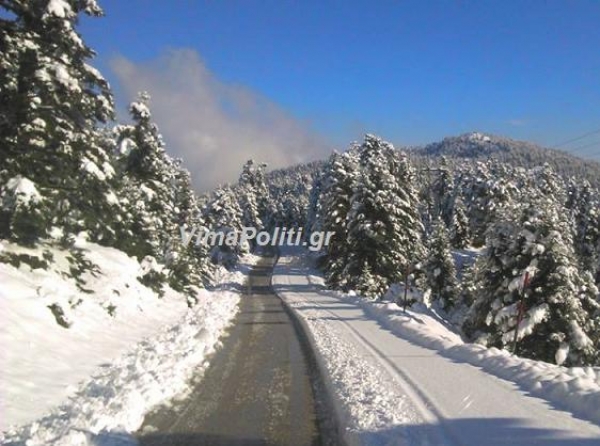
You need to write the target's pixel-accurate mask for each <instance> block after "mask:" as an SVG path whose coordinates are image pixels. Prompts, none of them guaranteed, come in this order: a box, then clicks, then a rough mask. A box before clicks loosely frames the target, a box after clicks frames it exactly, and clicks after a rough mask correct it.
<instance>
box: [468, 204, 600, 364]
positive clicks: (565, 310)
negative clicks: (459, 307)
mask: <svg viewBox="0 0 600 446" xmlns="http://www.w3.org/2000/svg"><path fill="white" fill-rule="evenodd" d="M564 214H565V213H564V211H563V210H562V208H560V207H557V206H556V203H555V202H554V201H553V200H552V199H551V198H549V197H548V196H544V195H543V194H540V195H539V196H538V197H537V198H535V199H532V200H531V201H529V202H526V203H523V204H521V205H519V206H516V207H515V209H514V210H513V212H511V213H510V214H508V215H507V216H506V218H505V219H503V220H502V221H498V222H496V223H495V224H493V225H492V226H491V227H490V229H489V230H488V234H487V244H486V251H485V254H484V255H483V256H482V257H480V258H479V260H478V267H477V270H478V277H477V279H476V282H477V285H478V288H479V290H480V291H479V295H478V296H477V299H476V301H475V303H474V305H473V306H472V308H471V310H470V312H469V314H468V316H467V318H466V320H465V324H464V326H463V328H464V330H465V332H466V333H467V334H468V335H470V336H471V337H473V338H474V339H476V340H478V342H482V343H484V344H486V345H489V346H495V347H499V348H503V347H508V346H510V345H511V342H512V339H513V337H514V334H515V329H516V321H517V314H518V309H519V307H518V306H519V301H520V298H521V296H520V293H519V283H520V282H522V281H523V278H524V276H525V274H526V273H527V274H529V275H530V277H531V281H530V284H529V286H528V287H527V288H526V290H525V291H524V292H525V298H524V308H523V313H524V318H523V321H522V323H521V325H520V329H519V345H518V353H519V354H521V355H523V356H526V357H530V358H534V359H540V360H543V361H547V362H558V363H563V362H564V363H565V364H566V365H591V364H598V363H599V357H598V347H599V346H600V344H599V343H600V303H599V302H598V300H597V295H598V289H597V288H596V287H595V286H594V284H593V282H592V279H591V276H590V275H589V274H586V273H584V274H581V273H580V272H579V270H578V268H577V264H576V260H575V255H574V251H573V247H572V239H571V232H570V223H569V221H568V218H567V217H566V216H565V215H564Z"/></svg>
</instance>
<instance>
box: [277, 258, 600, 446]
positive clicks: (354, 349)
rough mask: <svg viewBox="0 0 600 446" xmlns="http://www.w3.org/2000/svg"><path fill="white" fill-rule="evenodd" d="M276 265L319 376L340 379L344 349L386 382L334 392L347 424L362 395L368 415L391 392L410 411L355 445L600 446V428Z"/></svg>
mask: <svg viewBox="0 0 600 446" xmlns="http://www.w3.org/2000/svg"><path fill="white" fill-rule="evenodd" d="M279 265H280V266H279V267H278V271H277V273H276V276H275V277H274V279H273V281H274V283H275V289H276V290H278V293H279V295H280V296H282V297H283V299H284V300H286V301H287V302H288V304H290V305H291V306H292V307H293V308H294V309H295V311H296V312H297V313H298V314H299V315H300V317H302V318H303V320H304V321H305V323H306V324H307V326H308V328H309V329H310V330H311V332H312V333H313V336H314V338H315V339H316V341H315V342H316V343H317V345H322V346H324V347H323V348H322V349H320V351H321V353H322V355H323V356H322V357H323V358H324V360H323V363H324V368H325V369H326V370H332V371H334V372H335V373H337V374H338V375H340V369H341V368H344V367H346V365H345V364H346V361H347V360H346V358H344V357H342V358H341V359H340V358H339V351H340V350H341V349H342V346H343V349H344V355H345V356H352V357H353V358H360V360H361V361H366V362H368V363H369V364H371V365H372V366H373V368H374V369H377V370H380V371H382V372H383V374H384V375H385V376H386V377H384V378H383V384H382V383H381V382H378V381H377V380H375V379H373V380H364V381H363V382H362V386H363V389H362V392H361V393H359V394H358V396H359V398H358V399H356V401H354V398H353V396H352V393H351V392H349V391H347V390H346V389H344V386H343V385H341V386H338V387H340V388H341V391H342V392H346V393H344V395H345V398H344V400H343V401H342V403H343V405H345V409H344V410H345V412H346V418H347V419H349V420H350V421H352V419H353V418H354V417H355V415H353V414H359V415H360V414H363V413H364V412H365V398H364V397H363V395H365V394H370V395H377V397H372V398H371V400H375V401H378V403H376V404H375V405H374V406H373V410H372V411H373V412H374V411H375V409H376V408H377V406H381V405H382V403H381V402H380V401H385V397H386V394H390V393H392V392H399V393H403V394H404V395H406V396H407V397H408V398H407V399H408V401H410V403H411V404H410V405H412V408H411V407H408V405H407V407H405V408H400V409H402V410H404V411H405V412H406V414H407V416H406V417H404V416H403V413H402V412H401V411H400V412H399V413H398V417H397V419H398V420H400V421H399V422H390V423H389V425H388V426H387V431H385V430H381V429H379V430H377V431H371V432H363V433H360V432H359V433H358V434H357V435H356V437H358V442H359V443H363V444H398V445H406V444H409V445H427V446H431V445H447V446H481V445H488V446H503V445H518V446H530V445H544V446H600V426H598V425H595V424H593V423H591V422H588V421H585V420H582V419H578V418H576V417H574V416H573V415H572V414H570V413H569V412H566V411H563V410H560V409H559V408H556V407H553V406H552V405H551V404H550V403H548V402H546V401H544V400H542V399H540V398H536V397H533V396H531V395H529V394H527V393H526V392H524V391H522V390H520V389H519V388H518V386H517V385H516V384H513V383H511V382H509V381H506V380H503V379H500V378H498V377H496V376H493V375H491V374H489V373H486V372H485V371H483V370H481V369H480V368H478V367H475V366H472V365H470V364H468V363H464V362H460V361H455V360H452V359H450V358H448V357H445V356H443V355H442V354H440V352H438V351H435V350H432V349H428V348H425V347H421V346H419V345H415V344H414V343H411V342H410V341H408V340H407V339H403V338H401V337H399V336H397V335H395V334H394V333H392V332H391V331H389V330H387V329H385V328H384V327H382V326H381V325H380V324H379V323H378V322H377V321H376V320H374V319H373V318H372V317H371V316H370V315H369V314H367V313H366V312H365V311H364V309H363V308H362V307H361V306H359V305H357V304H355V303H353V302H351V301H349V300H346V299H343V298H340V297H338V296H336V295H335V294H334V293H331V292H328V291H327V290H326V289H324V287H323V286H322V285H321V284H320V283H319V282H318V281H315V280H314V278H313V276H311V274H315V273H314V272H313V271H311V269H310V267H309V266H308V265H307V264H306V261H305V257H304V256H297V255H289V256H284V257H282V259H281V261H280V262H279ZM336 345H339V346H340V347H336ZM338 382H339V377H338ZM350 390H353V389H350ZM402 401H406V400H402ZM366 404H369V401H368V400H367V403H366ZM398 407H400V405H398ZM391 409H392V410H393V409H394V408H393V407H392V408H391ZM414 413H416V417H415V416H414V415H413V414H414ZM419 418H420V420H419ZM343 428H344V426H340V429H343ZM357 430H360V426H359V428H358V429H357ZM350 440H352V439H350Z"/></svg>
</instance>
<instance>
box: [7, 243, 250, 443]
mask: <svg viewBox="0 0 600 446" xmlns="http://www.w3.org/2000/svg"><path fill="white" fill-rule="evenodd" d="M40 250H41V248H40ZM40 250H37V251H36V250H27V249H24V248H20V247H16V246H14V245H10V244H8V243H6V242H2V249H0V252H3V253H6V252H7V251H11V252H18V253H27V254H29V255H36V254H40V252H39V251H40ZM50 251H51V252H52V254H53V256H54V262H53V263H52V265H53V266H52V269H50V270H41V269H36V270H33V271H31V270H30V268H29V267H28V266H26V265H21V266H20V267H19V268H15V267H13V266H11V265H7V264H3V263H0V284H1V285H0V305H1V311H2V315H3V316H2V325H0V345H1V346H2V364H3V367H2V369H3V370H2V377H1V379H2V390H1V391H2V405H3V407H2V414H3V415H2V417H1V418H0V423H1V428H2V430H3V431H4V433H3V434H1V435H0V443H2V444H25V442H26V444H27V445H32V446H33V445H52V444H55V445H88V444H95V445H98V444H114V441H115V439H116V438H117V437H119V435H117V433H118V432H123V433H125V432H132V431H135V430H136V429H137V428H138V427H139V426H140V425H141V422H142V420H143V416H144V413H146V412H147V411H148V410H150V409H151V408H152V407H153V406H156V405H157V404H159V403H161V402H163V401H164V400H167V399H170V398H172V397H174V396H177V395H185V393H186V391H187V390H188V389H189V388H188V382H189V379H190V378H191V376H192V375H193V376H194V377H197V376H198V374H199V373H200V374H201V373H202V372H203V370H204V369H205V368H206V366H207V362H206V361H207V359H206V358H207V355H209V354H210V353H211V352H213V351H214V350H215V348H217V347H218V345H219V337H220V336H221V335H222V334H223V332H224V330H225V329H226V328H227V326H228V325H229V324H230V323H231V320H232V318H233V317H234V315H235V314H236V312H237V304H238V301H239V295H238V294H237V293H235V292H234V291H230V290H225V289H223V290H220V291H212V292H209V291H205V290H199V295H198V304H197V305H196V306H194V307H193V308H191V309H190V308H188V306H187V301H186V297H185V296H184V295H182V294H180V293H177V292H175V291H173V290H171V289H169V288H167V290H166V292H165V295H164V297H163V298H158V297H157V296H156V295H155V294H154V293H153V292H152V291H151V290H150V289H148V288H146V287H144V286H143V285H141V284H140V283H139V282H138V281H137V280H136V276H137V275H139V273H140V271H141V265H140V264H139V262H137V260H135V259H133V258H130V257H128V256H127V255H125V254H124V253H122V252H120V251H118V250H115V249H110V248H104V247H100V246H97V245H94V244H92V243H88V244H86V250H85V255H86V258H88V259H90V260H91V261H93V262H94V263H95V264H96V265H98V267H99V271H100V273H99V274H97V277H94V276H91V275H90V276H89V277H88V276H86V280H87V283H86V285H85V287H87V288H90V289H91V290H93V291H94V293H93V294H87V293H83V292H82V291H81V290H79V289H77V287H76V284H75V282H74V280H72V279H68V278H66V277H63V275H62V272H64V270H65V268H67V267H68V262H67V261H66V255H65V253H64V252H61V251H58V250H50ZM252 260H253V259H250V261H252ZM221 279H222V281H223V282H229V283H231V282H237V283H241V282H242V281H243V279H244V275H243V274H242V273H241V272H239V271H238V272H236V273H224V272H223V271H221ZM53 304H57V305H58V306H60V308H64V311H65V315H66V317H67V319H68V320H69V322H70V328H64V327H63V326H60V325H59V324H58V323H57V321H56V318H55V315H54V314H53V312H52V311H50V308H49V307H50V306H51V305H53ZM9 426H12V427H9ZM122 440H123V441H125V437H123V438H122Z"/></svg>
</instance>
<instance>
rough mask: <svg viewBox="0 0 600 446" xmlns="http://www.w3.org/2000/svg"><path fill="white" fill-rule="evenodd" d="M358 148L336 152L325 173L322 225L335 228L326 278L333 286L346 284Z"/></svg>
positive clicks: (326, 268) (322, 227)
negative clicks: (344, 280) (350, 214)
mask: <svg viewBox="0 0 600 446" xmlns="http://www.w3.org/2000/svg"><path fill="white" fill-rule="evenodd" d="M355 152H356V149H355V148H354V149H350V150H349V151H347V152H344V153H342V154H339V153H333V154H332V155H331V156H330V158H329V161H328V163H327V165H326V166H325V170H324V173H323V180H322V188H323V190H322V193H321V199H320V207H321V222H320V225H321V229H322V230H323V231H330V232H333V236H332V237H331V240H330V241H329V245H328V246H327V254H326V260H325V278H326V280H327V284H328V285H329V286H330V287H332V288H339V287H341V286H342V283H343V282H342V280H343V271H344V268H345V265H346V262H347V258H348V241H347V238H348V228H347V217H348V212H349V210H350V200H351V198H352V194H353V187H354V181H355V178H356V175H357V170H358V162H357V158H356V153H355Z"/></svg>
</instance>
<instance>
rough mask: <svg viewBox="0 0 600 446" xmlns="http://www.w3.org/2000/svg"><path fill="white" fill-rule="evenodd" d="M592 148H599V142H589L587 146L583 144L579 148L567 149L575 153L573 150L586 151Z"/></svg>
mask: <svg viewBox="0 0 600 446" xmlns="http://www.w3.org/2000/svg"><path fill="white" fill-rule="evenodd" d="M594 146H600V141H594V142H591V143H588V144H583V145H581V146H577V147H573V148H572V149H568V150H570V151H575V150H581V149H586V148H588V147H594Z"/></svg>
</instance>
